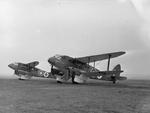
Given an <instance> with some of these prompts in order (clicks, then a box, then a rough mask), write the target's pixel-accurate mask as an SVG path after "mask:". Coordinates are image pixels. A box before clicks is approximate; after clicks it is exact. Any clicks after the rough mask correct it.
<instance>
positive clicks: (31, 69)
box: [8, 61, 52, 80]
mask: <svg viewBox="0 0 150 113" xmlns="http://www.w3.org/2000/svg"><path fill="white" fill-rule="evenodd" d="M38 64H39V62H38V61H34V62H31V63H27V64H25V63H20V62H15V63H11V64H9V65H8V67H10V68H11V69H13V70H14V74H15V75H17V76H18V77H19V80H24V79H31V77H44V78H48V77H52V76H51V74H50V73H49V72H46V71H44V70H41V69H39V68H37V67H36V66H37V65H38Z"/></svg>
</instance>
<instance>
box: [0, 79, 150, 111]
mask: <svg viewBox="0 0 150 113" xmlns="http://www.w3.org/2000/svg"><path fill="white" fill-rule="evenodd" d="M0 113H150V81H146V80H145V81H144V80H127V81H123V82H119V83H117V84H112V83H111V82H102V81H94V80H90V81H89V82H88V83H86V84H80V85H73V84H71V83H70V82H69V83H64V84H57V83H56V81H54V80H49V79H31V80H27V81H19V80H17V79H0Z"/></svg>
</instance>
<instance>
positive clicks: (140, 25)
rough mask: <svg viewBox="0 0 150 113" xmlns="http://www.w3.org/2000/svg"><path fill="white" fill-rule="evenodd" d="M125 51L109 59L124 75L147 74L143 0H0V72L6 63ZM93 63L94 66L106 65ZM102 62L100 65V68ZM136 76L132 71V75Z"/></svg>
mask: <svg viewBox="0 0 150 113" xmlns="http://www.w3.org/2000/svg"><path fill="white" fill-rule="evenodd" d="M116 51H126V52H127V53H126V54H125V55H123V56H121V57H118V58H116V59H112V63H111V68H113V67H114V66H115V65H116V64H118V63H120V64H122V68H123V69H124V71H125V72H124V74H127V77H129V78H134V77H137V78H144V77H145V78H150V68H149V66H150V1H149V0H0V52H1V55H0V63H1V65H0V70H1V71H0V72H1V74H3V75H4V74H7V75H12V73H13V71H12V70H11V69H9V68H8V64H9V63H12V62H24V63H28V62H31V61H34V60H38V61H40V62H41V63H40V65H39V66H38V67H40V68H42V69H45V70H47V71H49V70H50V66H49V64H48V62H47V59H48V58H49V57H51V56H53V55H55V54H63V55H69V56H73V57H78V56H88V55H96V54H103V53H107V52H116ZM105 64H106V63H102V61H101V62H98V63H97V68H99V69H101V70H102V69H106V65H105ZM104 66H105V67H104ZM137 74H138V75H137Z"/></svg>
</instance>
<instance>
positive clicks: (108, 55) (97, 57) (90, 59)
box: [76, 51, 125, 63]
mask: <svg viewBox="0 0 150 113" xmlns="http://www.w3.org/2000/svg"><path fill="white" fill-rule="evenodd" d="M123 54H125V52H123V51H120V52H114V53H106V54H101V55H93V56H86V57H79V58H76V59H77V60H79V61H81V62H84V63H90V62H95V61H100V60H105V59H108V58H115V57H118V56H120V55H123Z"/></svg>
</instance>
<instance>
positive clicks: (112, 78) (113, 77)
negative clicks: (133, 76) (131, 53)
mask: <svg viewBox="0 0 150 113" xmlns="http://www.w3.org/2000/svg"><path fill="white" fill-rule="evenodd" d="M111 80H112V81H113V84H115V83H116V77H115V76H111Z"/></svg>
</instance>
